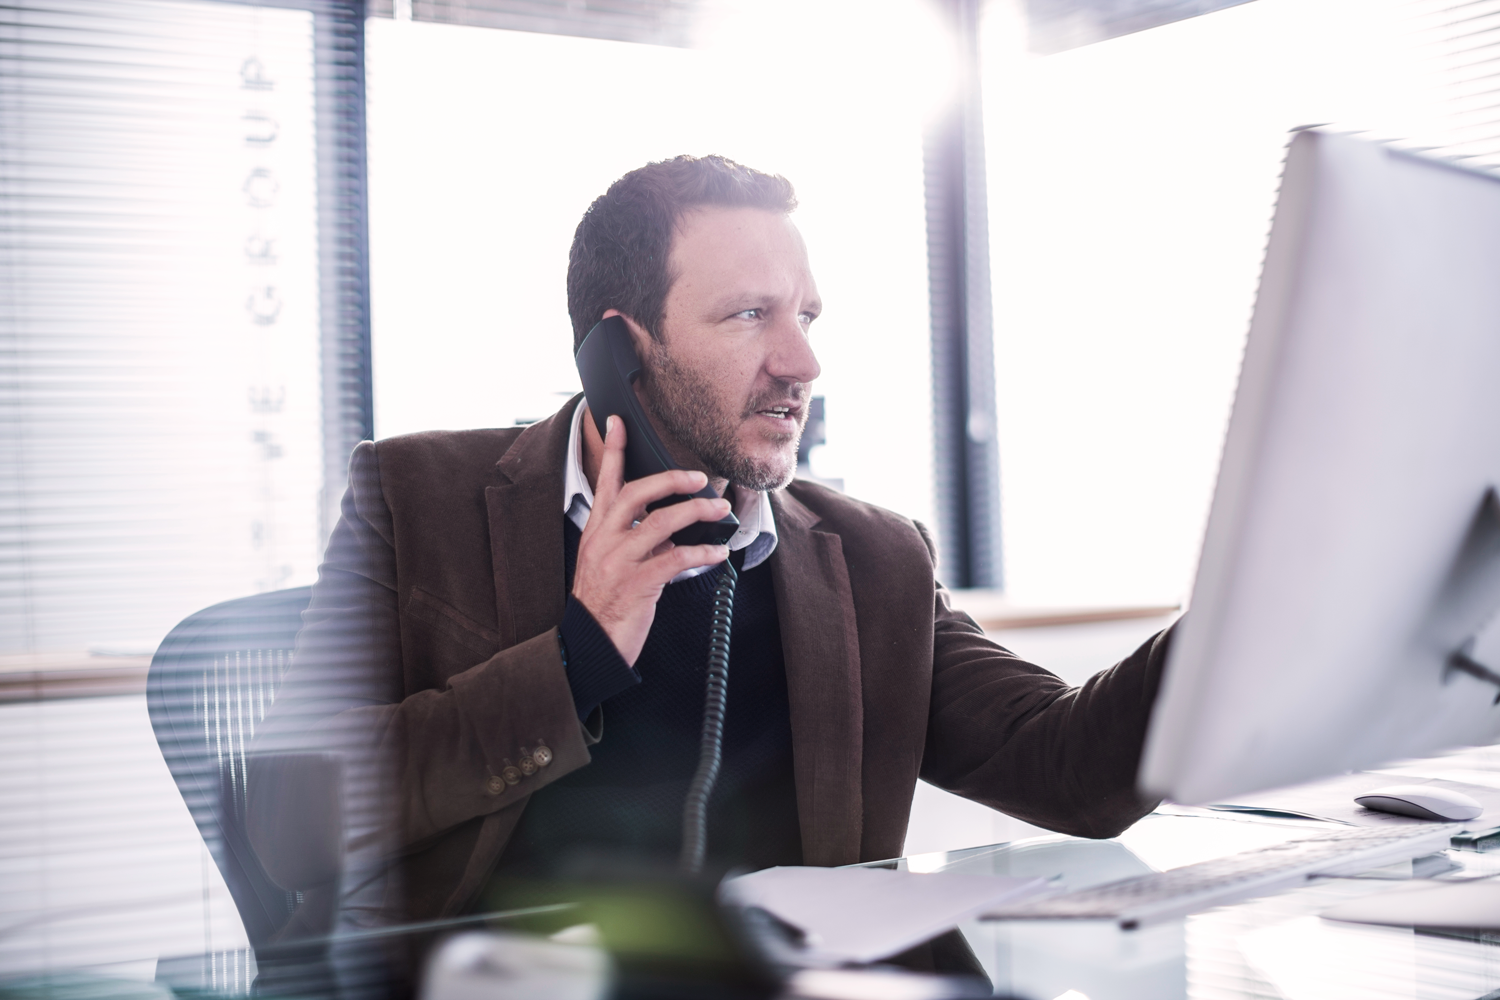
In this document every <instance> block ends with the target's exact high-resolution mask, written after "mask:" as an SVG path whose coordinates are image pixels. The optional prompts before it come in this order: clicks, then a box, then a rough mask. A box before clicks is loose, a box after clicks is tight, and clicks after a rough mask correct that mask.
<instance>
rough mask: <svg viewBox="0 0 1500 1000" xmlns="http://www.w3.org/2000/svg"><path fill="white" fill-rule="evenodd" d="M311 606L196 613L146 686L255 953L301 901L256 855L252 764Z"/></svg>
mask: <svg viewBox="0 0 1500 1000" xmlns="http://www.w3.org/2000/svg"><path fill="white" fill-rule="evenodd" d="M311 596H312V588H311V587H297V588H294V589H291V590H278V591H273V592H271V593H267V594H257V595H255V596H254V597H245V598H241V599H239V600H235V601H226V602H225V603H223V604H216V605H214V606H213V607H211V608H206V609H205V610H203V611H199V612H198V613H197V614H194V615H192V616H191V617H189V618H187V619H185V620H184V621H183V622H182V623H181V624H179V625H178V626H177V627H176V628H174V629H173V630H172V631H171V633H169V634H168V635H167V637H166V639H164V640H163V641H162V644H161V646H160V648H158V649H157V651H156V655H155V657H153V658H152V660H151V672H150V674H149V675H148V677H147V680H146V705H147V708H148V709H149V711H150V713H151V727H152V729H154V730H155V731H156V742H157V744H158V745H159V746H160V747H161V752H162V756H163V757H164V758H166V762H167V767H168V768H169V769H170V770H171V772H172V777H173V779H174V780H175V781H176V782H177V788H178V790H179V791H180V792H181V793H182V798H183V801H184V802H186V803H187V807H188V811H189V812H190V813H192V816H193V822H195V823H196V824H197V825H198V832H199V833H200V834H202V836H203V842H204V843H205V844H206V845H207V846H208V850H209V853H210V854H211V855H212V856H213V859H214V863H215V864H217V865H218V866H219V871H220V872H221V873H222V874H223V876H224V882H225V884H226V885H227V886H228V887H229V892H230V895H231V896H232V897H233V898H234V904H235V906H236V908H238V910H239V912H240V919H241V920H242V921H243V922H244V925H245V933H246V935H247V936H248V937H249V939H250V944H251V946H252V947H256V948H259V947H260V946H262V945H263V944H265V943H267V942H269V941H270V940H271V939H272V937H273V936H274V935H275V934H276V932H277V931H279V930H280V929H281V928H282V927H283V926H285V925H286V923H287V922H288V920H290V918H291V916H292V914H293V913H295V912H296V910H297V907H298V906H299V905H300V903H301V899H300V894H299V893H296V892H288V891H286V890H285V889H282V888H281V887H280V886H278V885H276V883H275V882H273V881H272V880H271V879H270V877H269V876H268V875H267V874H266V872H265V869H264V868H263V867H262V866H261V864H260V861H259V860H258V859H257V858H256V856H255V852H254V851H253V850H251V848H250V842H249V840H248V838H247V837H246V834H245V796H246V767H247V757H248V754H249V751H250V744H251V741H252V740H253V739H254V737H255V730H256V727H257V725H259V723H260V722H261V720H262V719H264V718H265V715H266V712H267V710H268V709H269V708H270V707H271V703H272V702H273V701H274V700H275V698H276V691H277V688H278V687H280V685H281V681H282V678H283V677H284V676H285V675H286V671H287V669H288V667H289V666H290V665H291V654H292V646H293V644H294V642H295V640H296V637H297V632H298V630H299V629H300V628H301V627H302V612H303V610H304V609H305V608H306V607H307V603H308V600H309V599H310V598H311Z"/></svg>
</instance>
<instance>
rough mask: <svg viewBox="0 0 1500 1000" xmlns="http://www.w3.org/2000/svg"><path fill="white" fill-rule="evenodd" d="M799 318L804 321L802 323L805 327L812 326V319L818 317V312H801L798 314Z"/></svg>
mask: <svg viewBox="0 0 1500 1000" xmlns="http://www.w3.org/2000/svg"><path fill="white" fill-rule="evenodd" d="M797 318H798V319H800V320H801V321H802V325H803V326H804V327H807V326H812V321H813V320H815V319H817V318H818V314H817V313H801V314H799V315H798V316H797Z"/></svg>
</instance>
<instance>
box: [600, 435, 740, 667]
mask: <svg viewBox="0 0 1500 1000" xmlns="http://www.w3.org/2000/svg"><path fill="white" fill-rule="evenodd" d="M707 482H708V477H707V476H705V475H704V474H703V473H701V472H693V471H689V470H687V469H674V470H672V471H670V472H661V473H657V474H656V475H654V476H644V477H642V478H640V479H637V480H635V481H633V482H630V483H627V482H625V424H624V421H622V420H621V419H620V418H619V417H616V416H611V417H610V418H609V421H608V433H607V434H606V435H605V438H604V460H603V462H602V463H601V464H600V467H599V481H598V484H597V485H596V486H595V488H594V505H593V507H592V508H591V509H590V511H589V520H588V524H587V525H585V526H584V529H583V537H582V538H581V539H580V540H579V542H578V564H577V566H575V567H574V570H573V596H574V597H575V598H577V599H578V601H579V603H581V604H582V605H583V606H584V607H585V608H587V609H588V611H589V614H591V615H593V616H594V620H595V621H596V622H598V623H599V626H600V628H602V629H604V632H605V634H606V635H608V636H609V638H610V640H611V641H612V642H613V643H614V644H615V649H616V650H618V651H619V653H620V656H621V658H622V659H624V661H625V662H626V663H627V664H628V665H630V666H635V661H636V659H637V658H638V657H639V656H640V655H641V647H642V646H644V645H645V644H646V635H647V633H649V632H650V631H651V623H652V621H654V620H655V618H656V602H657V600H658V599H659V598H660V597H661V592H662V588H663V587H665V586H666V585H667V583H668V581H670V580H671V579H672V578H673V577H674V576H676V575H677V574H678V573H681V572H682V571H684V570H688V569H693V568H694V567H697V566H714V565H717V564H719V563H721V562H723V561H724V560H725V559H728V558H729V547H728V546H726V545H673V544H672V541H671V537H672V534H673V533H674V532H677V531H680V530H681V529H683V528H686V527H687V526H688V525H690V524H692V523H693V522H694V521H718V520H721V519H722V518H723V517H724V515H725V514H728V513H729V509H730V505H729V501H728V500H724V499H718V500H707V499H704V498H701V497H694V498H693V499H691V500H685V501H683V502H682V503H676V504H673V505H671V506H670V507H661V508H658V509H657V510H654V511H652V512H651V513H649V514H648V513H646V505H647V504H650V503H653V502H655V501H657V500H660V499H662V498H663V497H668V496H671V495H672V494H674V493H684V494H692V493H695V492H697V491H698V490H701V489H702V488H703V486H704V485H705V484H706V483H707Z"/></svg>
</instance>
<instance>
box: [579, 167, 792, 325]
mask: <svg viewBox="0 0 1500 1000" xmlns="http://www.w3.org/2000/svg"><path fill="white" fill-rule="evenodd" d="M704 205H716V206H721V207H724V208H762V209H765V210H766V211H768V212H781V213H783V214H785V213H788V212H791V211H792V210H793V209H795V208H796V207H797V195H796V192H794V191H793V190H792V182H791V181H789V180H787V179H786V178H785V177H782V176H781V175H780V174H765V173H761V172H760V171H759V170H753V169H751V168H750V167H747V166H744V165H743V164H739V163H736V162H734V161H733V160H731V159H728V158H727V157H723V156H703V157H697V156H677V157H673V158H672V159H670V160H661V161H659V162H656V163H648V164H646V165H645V166H644V167H639V168H637V169H635V170H632V171H631V172H630V173H628V174H626V175H625V176H624V177H621V178H620V179H619V180H617V181H615V182H614V183H613V184H611V185H610V186H609V190H608V191H606V192H604V194H602V195H600V196H599V197H598V198H596V199H595V200H594V203H593V204H592V205H590V206H589V209H588V211H587V212H584V213H583V219H582V220H581V221H580V222H579V223H578V228H577V230H575V231H574V233H573V247H572V249H571V250H570V251H569V252H568V315H569V316H570V317H571V318H572V320H573V350H575V351H576V350H578V346H579V345H580V344H582V343H583V338H584V337H586V336H588V332H589V330H591V329H593V327H594V324H595V323H598V322H599V320H601V319H603V318H604V313H605V311H606V310H609V309H618V310H619V311H620V312H622V313H624V314H625V315H626V316H629V317H630V318H631V319H633V320H635V321H636V322H637V323H639V324H640V325H641V326H643V327H645V328H646V331H647V332H648V333H650V334H651V336H653V337H655V338H656V339H658V340H660V339H661V320H662V310H663V308H664V305H665V303H666V300H667V292H668V291H670V290H671V288H672V282H673V280H675V278H676V275H674V274H672V273H671V271H670V269H669V267H668V258H669V256H670V254H671V251H672V234H673V232H674V231H675V230H676V227H677V222H678V220H679V219H681V218H682V216H683V213H685V212H687V211H688V210H689V209H692V208H698V207H700V206H704Z"/></svg>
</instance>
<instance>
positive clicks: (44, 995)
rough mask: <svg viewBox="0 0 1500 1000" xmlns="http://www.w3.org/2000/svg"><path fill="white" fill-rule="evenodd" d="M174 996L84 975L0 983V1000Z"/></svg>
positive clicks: (154, 987) (153, 987)
mask: <svg viewBox="0 0 1500 1000" xmlns="http://www.w3.org/2000/svg"><path fill="white" fill-rule="evenodd" d="M176 996H177V995H176V994H175V993H173V992H172V991H171V990H169V989H167V988H166V987H165V986H162V985H160V984H158V983H143V982H140V981H139V980H135V979H116V978H112V977H109V976H91V975H89V974H88V973H85V972H59V973H55V974H53V975H44V976H25V977H18V978H15V979H3V980H0V1000H175V997H176Z"/></svg>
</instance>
